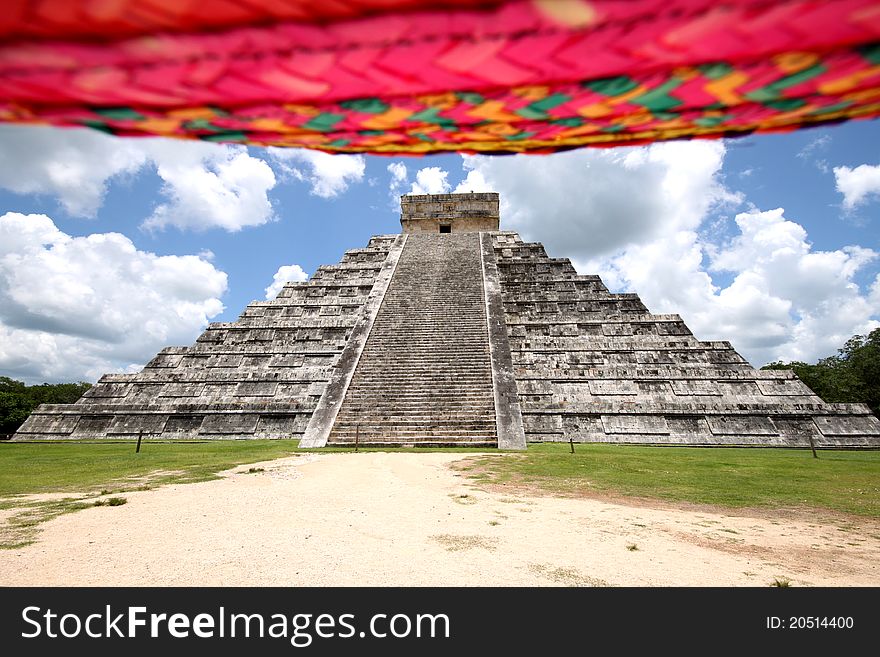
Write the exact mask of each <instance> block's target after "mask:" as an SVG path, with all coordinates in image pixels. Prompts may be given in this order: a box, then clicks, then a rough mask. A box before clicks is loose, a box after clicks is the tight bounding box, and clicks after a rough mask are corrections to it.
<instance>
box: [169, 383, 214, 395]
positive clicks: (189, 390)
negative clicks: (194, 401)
mask: <svg viewBox="0 0 880 657" xmlns="http://www.w3.org/2000/svg"><path fill="white" fill-rule="evenodd" d="M204 389H205V386H204V384H202V383H166V384H165V385H164V386H163V387H162V392H161V393H160V394H159V396H160V397H198V396H199V395H201V394H202V391H203V390H204Z"/></svg>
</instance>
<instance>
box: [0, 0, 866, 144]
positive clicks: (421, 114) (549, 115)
mask: <svg viewBox="0 0 880 657" xmlns="http://www.w3.org/2000/svg"><path fill="white" fill-rule="evenodd" d="M878 115H880V5H878V3H877V2H876V0H826V1H815V0H814V1H808V0H781V1H780V0H776V1H768V0H728V1H727V2H719V1H718V0H594V1H592V2H586V1H583V0H511V1H507V2H503V1H497V0H496V1H495V2H491V1H490V2H478V1H475V0H445V1H438V2H418V1H416V0H325V1H322V2H311V1H309V0H267V1H258V0H79V1H76V0H34V1H28V0H11V8H9V7H6V8H5V9H4V13H3V14H2V15H0V121H8V122H26V123H50V124H55V125H84V126H90V127H93V128H98V129H101V130H105V131H107V132H111V133H114V134H121V135H164V136H175V137H188V138H198V139H206V140H212V141H224V142H239V143H248V144H258V145H272V146H298V147H308V148H317V149H320V150H324V151H328V152H348V153H351V152H366V153H388V154H407V153H434V152H443V151H459V152H489V153H491V152H551V151H556V150H562V149H567V148H575V147H579V146H589V145H593V146H615V145H622V144H635V143H645V142H650V141H657V140H665V139H678V138H687V137H722V136H732V135H742V134H748V133H750V132H754V131H780V130H792V129H795V128H799V127H804V126H809V125H816V124H821V123H826V122H830V121H841V120H846V119H852V118H864V117H874V116H878Z"/></svg>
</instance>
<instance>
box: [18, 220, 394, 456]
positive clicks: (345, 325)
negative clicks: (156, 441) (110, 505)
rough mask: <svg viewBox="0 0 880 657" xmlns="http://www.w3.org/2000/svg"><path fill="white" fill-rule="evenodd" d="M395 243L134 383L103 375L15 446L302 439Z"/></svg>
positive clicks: (296, 290) (265, 305)
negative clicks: (142, 438)
mask: <svg viewBox="0 0 880 657" xmlns="http://www.w3.org/2000/svg"><path fill="white" fill-rule="evenodd" d="M398 237H399V236H396V235H389V236H381V235H380V236H376V237H373V238H372V239H371V240H370V243H369V245H368V246H367V247H366V248H361V249H352V250H351V251H347V252H346V253H345V255H344V256H343V258H342V261H341V262H340V263H339V264H338V265H334V266H332V267H322V268H320V269H319V270H318V271H317V272H316V273H315V275H314V276H312V278H311V279H310V280H309V281H308V282H305V283H288V284H287V285H286V286H285V287H284V288H283V289H282V290H281V292H280V293H279V294H278V296H277V298H275V299H272V300H270V301H255V302H253V303H251V304H250V305H249V306H248V307H247V308H245V309H244V311H243V312H242V314H241V316H240V317H239V319H238V321H236V322H215V323H212V324H210V325H209V326H208V328H207V329H206V330H205V331H204V333H203V334H202V335H201V336H200V337H199V338H198V340H197V341H196V342H195V344H193V345H192V346H190V347H168V348H165V349H163V350H162V351H161V352H160V353H159V354H158V355H157V356H156V357H155V358H153V359H152V360H151V361H150V362H149V363H148V364H147V366H146V367H145V368H144V369H143V370H142V371H141V372H139V373H138V374H136V375H117V374H112V375H105V376H104V377H102V378H101V380H100V381H99V382H98V384H97V385H95V386H94V387H93V388H92V389H91V390H90V391H89V392H88V393H87V394H86V395H85V396H84V397H83V398H82V399H80V401H79V402H78V403H77V404H73V405H69V406H49V405H44V406H42V407H41V408H39V409H37V411H35V412H34V414H33V415H32V416H31V418H29V419H28V420H27V421H26V422H25V424H24V425H22V427H21V429H20V430H19V432H18V433H17V434H16V436H15V438H16V439H17V440H22V439H25V440H27V439H52V440H55V439H59V438H71V437H76V438H101V437H112V438H118V437H122V436H129V435H134V434H137V433H138V432H139V431H143V432H144V433H145V434H150V435H156V434H158V435H161V436H162V437H163V438H168V439H178V438H179V439H200V438H212V437H220V438H222V437H228V438H259V437H272V438H295V437H299V436H301V435H302V433H303V431H304V430H305V427H306V424H307V423H308V419H309V417H311V415H312V412H313V410H314V408H315V405H316V404H317V401H318V399H320V397H321V395H322V394H323V392H324V389H325V387H326V386H327V382H328V381H329V380H330V376H331V374H332V372H333V370H334V367H335V365H336V363H337V361H338V360H339V356H340V354H341V353H342V350H343V348H344V347H345V345H346V343H347V341H348V338H349V335H350V334H351V333H352V330H353V328H354V327H355V325H356V324H357V323H358V321H359V315H360V312H361V308H362V307H363V305H364V303H365V302H366V300H367V298H368V295H369V294H370V292H371V290H372V289H373V284H374V282H375V280H376V277H377V275H378V274H379V271H380V270H381V268H382V267H383V265H384V263H385V260H386V258H387V257H388V254H389V252H390V251H391V248H392V246H393V245H394V243H395V241H396V240H397V239H398ZM379 301H380V302H381V298H380V300H379ZM251 405H256V407H255V408H254V412H253V413H248V414H245V415H242V414H241V412H240V411H242V410H244V409H246V408H249V406H251ZM279 411H282V412H279ZM264 415H265V418H266V419H265V421H260V422H259V423H258V418H262V417H263V416H264Z"/></svg>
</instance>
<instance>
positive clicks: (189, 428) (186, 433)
mask: <svg viewBox="0 0 880 657" xmlns="http://www.w3.org/2000/svg"><path fill="white" fill-rule="evenodd" d="M204 418H205V416H204V415H201V414H198V413H192V414H183V413H181V414H176V415H169V416H168V421H167V422H166V423H165V429H164V431H163V432H162V435H163V436H164V437H170V438H180V437H192V438H195V437H196V435H197V434H198V431H199V427H201V426H202V420H204Z"/></svg>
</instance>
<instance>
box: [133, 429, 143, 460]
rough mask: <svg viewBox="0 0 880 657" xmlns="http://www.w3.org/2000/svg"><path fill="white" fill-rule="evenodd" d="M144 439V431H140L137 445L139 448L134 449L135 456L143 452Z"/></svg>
mask: <svg viewBox="0 0 880 657" xmlns="http://www.w3.org/2000/svg"><path fill="white" fill-rule="evenodd" d="M143 437H144V432H143V430H141V431H138V444H137V447H135V449H134V453H135V454H138V453H140V451H141V438H143Z"/></svg>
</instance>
